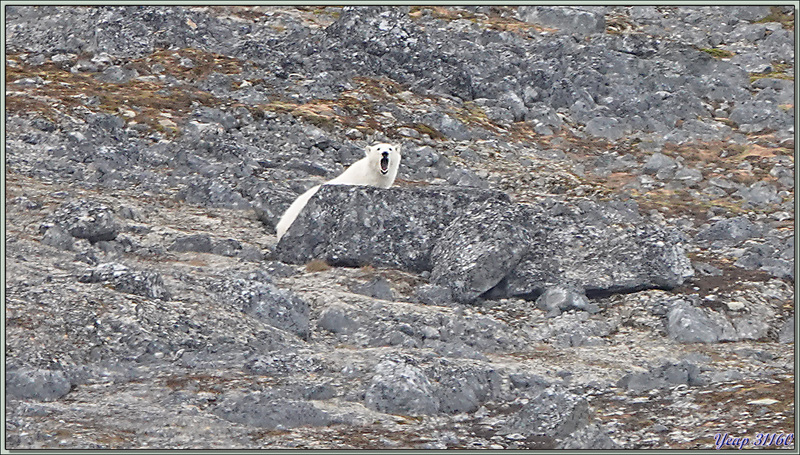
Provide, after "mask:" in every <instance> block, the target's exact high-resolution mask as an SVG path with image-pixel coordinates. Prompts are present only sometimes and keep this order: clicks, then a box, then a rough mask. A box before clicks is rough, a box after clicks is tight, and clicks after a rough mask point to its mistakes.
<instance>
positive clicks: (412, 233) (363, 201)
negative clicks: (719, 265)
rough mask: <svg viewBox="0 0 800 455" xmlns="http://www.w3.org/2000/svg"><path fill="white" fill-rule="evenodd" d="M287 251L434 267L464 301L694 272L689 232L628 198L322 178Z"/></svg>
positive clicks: (672, 280) (642, 283) (298, 259)
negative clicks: (685, 242)
mask: <svg viewBox="0 0 800 455" xmlns="http://www.w3.org/2000/svg"><path fill="white" fill-rule="evenodd" d="M276 254H277V257H278V259H280V260H282V261H285V262H292V263H304V262H307V261H309V260H311V259H324V260H326V261H327V262H329V263H331V264H335V265H344V266H359V265H364V264H371V265H375V266H384V267H396V268H400V269H405V270H410V271H414V272H421V271H426V270H428V271H431V272H432V273H431V282H432V283H433V284H436V285H439V286H444V287H447V288H449V289H450V290H451V291H452V293H453V298H454V300H456V301H457V302H461V303H468V302H472V301H474V300H475V299H477V298H478V297H481V296H487V297H490V298H501V297H509V296H522V297H526V298H535V297H537V296H538V295H540V294H542V293H543V292H544V291H545V290H546V289H548V288H551V287H554V286H570V287H571V288H574V289H577V290H578V291H583V292H585V293H601V294H602V293H613V292H630V291H636V290H640V289H648V288H664V289H670V288H674V287H676V286H679V285H681V284H683V282H684V280H685V279H686V278H688V277H690V276H692V275H693V273H694V272H693V269H692V267H691V263H690V261H689V259H688V258H687V257H686V254H685V252H684V250H683V246H682V243H681V237H680V235H679V234H678V233H677V232H675V231H668V230H665V229H662V228H659V227H657V226H654V225H650V224H647V223H644V222H642V221H641V218H640V217H639V215H638V210H637V208H636V207H635V206H629V205H626V204H625V203H619V202H617V203H608V204H598V203H593V202H589V201H580V202H577V203H575V204H564V203H557V204H554V203H552V202H551V203H543V204H538V205H523V204H514V203H511V202H509V201H508V197H507V196H506V195H505V194H503V193H500V192H497V191H490V190H480V189H476V188H469V189H463V188H448V187H438V188H437V187H420V188H408V189H407V188H390V189H379V188H369V187H348V186H340V185H330V186H323V187H322V189H320V191H319V192H318V193H317V194H316V195H315V196H314V197H312V198H311V200H310V201H309V202H308V205H307V206H306V208H305V209H303V211H302V212H301V213H300V215H299V216H298V218H297V220H296V221H295V222H294V224H293V225H292V226H291V227H290V228H289V230H288V232H287V233H286V235H285V236H284V237H282V238H281V240H280V242H279V243H278V245H277V247H276Z"/></svg>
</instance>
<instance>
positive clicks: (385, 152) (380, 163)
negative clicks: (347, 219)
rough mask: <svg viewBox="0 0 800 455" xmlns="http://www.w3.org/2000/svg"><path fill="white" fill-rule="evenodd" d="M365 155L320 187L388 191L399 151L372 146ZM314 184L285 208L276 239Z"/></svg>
mask: <svg viewBox="0 0 800 455" xmlns="http://www.w3.org/2000/svg"><path fill="white" fill-rule="evenodd" d="M365 154H366V156H365V157H364V158H361V159H360V160H358V161H356V162H355V163H353V164H351V165H350V167H348V168H347V169H345V171H344V172H342V173H341V175H339V176H338V177H336V178H335V179H333V180H331V181H329V182H325V183H323V184H322V185H364V186H376V187H378V188H389V187H390V186H392V184H393V183H394V179H395V177H397V169H398V168H399V166H400V150H399V149H398V147H397V146H394V145H392V144H376V145H373V146H371V147H367V150H366V153H365ZM322 185H317V186H315V187H313V188H311V189H309V190H308V191H306V192H305V193H303V194H301V195H300V196H298V197H297V199H295V200H294V202H292V205H290V206H289V208H288V209H286V212H284V213H283V216H281V219H280V221H278V224H277V225H276V226H275V230H276V231H277V234H278V240H280V239H281V237H283V235H284V234H285V233H286V231H287V230H288V229H289V226H291V225H292V223H293V222H294V220H295V218H297V215H299V214H300V211H301V210H303V207H305V206H306V204H307V203H308V200H309V199H311V196H313V195H315V194H316V193H317V190H319V187H320V186H322Z"/></svg>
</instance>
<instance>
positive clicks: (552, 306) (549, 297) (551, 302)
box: [536, 286, 600, 318]
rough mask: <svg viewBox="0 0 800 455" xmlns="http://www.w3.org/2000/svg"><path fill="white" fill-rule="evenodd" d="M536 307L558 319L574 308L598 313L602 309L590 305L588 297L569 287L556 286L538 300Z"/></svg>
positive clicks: (548, 315)
mask: <svg viewBox="0 0 800 455" xmlns="http://www.w3.org/2000/svg"><path fill="white" fill-rule="evenodd" d="M536 306H537V307H538V308H539V309H541V310H544V311H546V312H547V317H551V318H552V317H556V316H558V315H559V314H561V313H562V312H564V311H568V310H571V309H573V308H575V309H579V310H584V311H588V312H589V313H597V312H598V311H600V308H599V307H598V306H597V305H596V304H593V303H589V300H588V299H587V298H586V295H584V294H583V292H581V291H578V290H576V289H572V288H570V287H568V286H554V287H551V288H548V289H547V290H546V291H544V293H543V294H542V295H540V296H539V298H538V299H536Z"/></svg>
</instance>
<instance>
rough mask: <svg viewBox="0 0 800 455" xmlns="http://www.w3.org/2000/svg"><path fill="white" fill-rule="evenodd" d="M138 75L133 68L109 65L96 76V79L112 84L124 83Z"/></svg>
mask: <svg viewBox="0 0 800 455" xmlns="http://www.w3.org/2000/svg"><path fill="white" fill-rule="evenodd" d="M138 76H139V73H138V72H137V71H136V70H135V69H133V68H123V67H120V66H109V67H108V68H106V69H105V70H104V71H103V72H102V73H100V74H99V75H98V76H97V79H98V80H99V81H102V82H111V83H114V84H124V83H125V82H128V81H130V80H131V79H134V78H136V77H138Z"/></svg>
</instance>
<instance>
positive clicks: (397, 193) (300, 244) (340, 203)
mask: <svg viewBox="0 0 800 455" xmlns="http://www.w3.org/2000/svg"><path fill="white" fill-rule="evenodd" d="M489 199H498V200H508V196H506V195H505V194H503V193H500V192H498V191H488V190H479V189H473V188H469V189H467V188H464V189H461V188H458V189H456V188H451V187H443V188H437V187H416V188H411V189H406V188H389V189H380V188H373V187H361V186H346V185H324V186H322V187H321V188H320V190H319V191H318V192H317V194H316V195H314V197H312V198H311V200H309V202H308V204H307V205H306V207H305V208H304V209H303V210H302V211H301V212H300V214H299V215H298V217H297V219H296V220H295V221H294V223H292V225H291V227H290V228H289V230H288V231H287V232H286V235H284V236H283V237H282V238H281V240H280V242H278V244H277V246H276V248H275V255H276V257H277V258H278V259H279V260H281V261H283V262H289V263H294V264H304V263H307V262H308V261H310V260H311V259H322V260H325V261H326V262H327V263H329V264H332V265H343V266H362V265H367V264H370V265H373V266H383V267H396V268H401V269H405V270H410V271H415V272H420V271H424V270H430V269H431V268H432V266H431V261H430V249H431V248H432V243H433V242H434V241H435V239H437V238H438V237H439V235H440V234H441V232H442V231H443V230H444V229H445V228H446V227H447V226H448V225H449V224H450V222H452V220H453V219H455V218H457V217H458V216H459V215H461V214H462V213H465V211H466V210H467V209H468V208H469V207H470V206H472V205H475V204H476V203H481V202H483V201H486V200H489Z"/></svg>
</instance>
